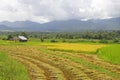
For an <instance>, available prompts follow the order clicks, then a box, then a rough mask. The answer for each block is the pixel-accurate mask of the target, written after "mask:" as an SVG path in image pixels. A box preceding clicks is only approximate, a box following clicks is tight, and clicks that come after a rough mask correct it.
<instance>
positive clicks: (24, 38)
mask: <svg viewBox="0 0 120 80" xmlns="http://www.w3.org/2000/svg"><path fill="white" fill-rule="evenodd" d="M18 40H19V41H20V42H27V41H28V39H27V38H26V37H25V36H18Z"/></svg>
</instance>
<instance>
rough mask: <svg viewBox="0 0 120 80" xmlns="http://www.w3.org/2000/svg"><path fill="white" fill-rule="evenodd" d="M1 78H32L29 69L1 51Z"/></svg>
mask: <svg viewBox="0 0 120 80" xmlns="http://www.w3.org/2000/svg"><path fill="white" fill-rule="evenodd" d="M0 80H30V79H29V75H28V71H27V69H26V68H25V67H24V66H23V65H22V64H21V63H19V62H17V61H15V60H14V59H12V58H11V57H9V56H8V55H7V54H5V53H2V52H0Z"/></svg>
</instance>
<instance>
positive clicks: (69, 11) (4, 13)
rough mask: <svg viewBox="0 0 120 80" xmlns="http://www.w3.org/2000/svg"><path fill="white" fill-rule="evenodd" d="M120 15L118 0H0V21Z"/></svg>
mask: <svg viewBox="0 0 120 80" xmlns="http://www.w3.org/2000/svg"><path fill="white" fill-rule="evenodd" d="M113 17H120V0H0V21H25V20H31V21H34V22H39V23H44V22H49V21H54V20H69V19H78V20H88V19H106V18H113Z"/></svg>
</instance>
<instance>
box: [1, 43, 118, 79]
mask: <svg viewBox="0 0 120 80" xmlns="http://www.w3.org/2000/svg"><path fill="white" fill-rule="evenodd" d="M0 52H1V54H0V69H1V72H0V80H120V64H119V62H120V58H119V52H120V46H119V45H118V44H99V43H94V44H93V43H50V42H49V43H48V42H45V43H44V42H43V43H41V42H34V41H31V42H27V43H20V42H11V41H0ZM4 55H5V56H9V57H6V58H4V57H3V56H4ZM4 60H5V61H4ZM11 60H12V62H11ZM2 64H4V65H2ZM1 66H3V67H1ZM11 66H13V67H14V69H15V70H12V69H10V68H11ZM3 69H5V70H4V71H2V70H3ZM16 69H17V70H16ZM11 70H12V71H11ZM8 72H9V74H7V73H8ZM4 73H6V74H5V75H4ZM18 75H20V76H18Z"/></svg>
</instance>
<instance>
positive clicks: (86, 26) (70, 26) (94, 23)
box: [0, 18, 120, 32]
mask: <svg viewBox="0 0 120 80" xmlns="http://www.w3.org/2000/svg"><path fill="white" fill-rule="evenodd" d="M5 30H7V31H8V30H9V31H42V32H56V31H69V32H75V31H90V30H120V18H111V19H101V20H88V21H80V20H66V21H52V22H48V23H44V24H40V23H37V22H32V21H16V22H9V21H3V22H0V31H5Z"/></svg>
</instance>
